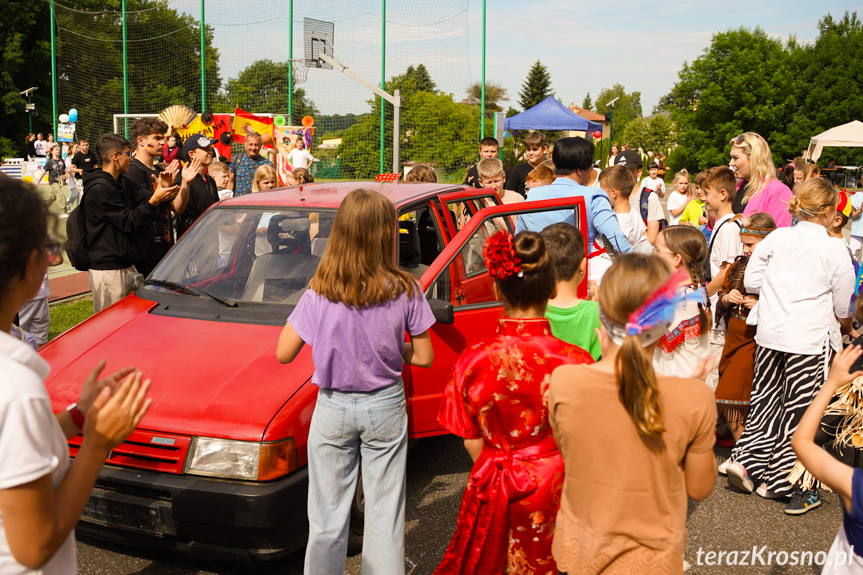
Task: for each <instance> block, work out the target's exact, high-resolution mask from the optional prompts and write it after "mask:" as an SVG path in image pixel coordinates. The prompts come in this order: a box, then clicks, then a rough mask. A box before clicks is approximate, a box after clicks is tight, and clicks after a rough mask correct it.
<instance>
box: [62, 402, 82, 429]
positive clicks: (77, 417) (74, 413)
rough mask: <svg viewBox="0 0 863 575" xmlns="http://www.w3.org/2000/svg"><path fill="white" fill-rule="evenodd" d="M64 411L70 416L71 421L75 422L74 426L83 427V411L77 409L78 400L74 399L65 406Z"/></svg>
mask: <svg viewBox="0 0 863 575" xmlns="http://www.w3.org/2000/svg"><path fill="white" fill-rule="evenodd" d="M66 411H67V412H68V413H69V416H70V417H71V418H72V423H74V424H75V427H77V428H78V429H81V430H83V429H84V413H83V412H82V411H81V410H80V409H78V402H77V401H76V402H75V403H73V404H72V405H70V406H69V407H67V408H66Z"/></svg>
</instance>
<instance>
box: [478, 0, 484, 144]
mask: <svg viewBox="0 0 863 575" xmlns="http://www.w3.org/2000/svg"><path fill="white" fill-rule="evenodd" d="M480 99H481V103H480V114H481V117H480V122H479V137H480V139H482V138H485V0H482V88H481V95H480Z"/></svg>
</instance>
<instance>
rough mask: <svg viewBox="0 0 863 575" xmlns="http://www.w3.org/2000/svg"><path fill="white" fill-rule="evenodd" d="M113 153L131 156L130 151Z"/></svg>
mask: <svg viewBox="0 0 863 575" xmlns="http://www.w3.org/2000/svg"><path fill="white" fill-rule="evenodd" d="M114 153H115V154H117V155H118V156H126V157H127V158H131V157H132V152H114Z"/></svg>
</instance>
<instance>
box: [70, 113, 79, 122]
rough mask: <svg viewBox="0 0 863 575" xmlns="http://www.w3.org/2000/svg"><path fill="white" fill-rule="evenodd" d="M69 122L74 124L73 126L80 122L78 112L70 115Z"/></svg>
mask: <svg viewBox="0 0 863 575" xmlns="http://www.w3.org/2000/svg"><path fill="white" fill-rule="evenodd" d="M69 121H70V122H72V123H73V124H74V123H75V122H77V121H78V112H75V113H74V114H69Z"/></svg>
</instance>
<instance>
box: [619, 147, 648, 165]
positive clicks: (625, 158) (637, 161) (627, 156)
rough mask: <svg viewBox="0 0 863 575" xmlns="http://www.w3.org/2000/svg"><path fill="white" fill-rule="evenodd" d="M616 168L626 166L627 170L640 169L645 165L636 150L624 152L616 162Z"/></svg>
mask: <svg viewBox="0 0 863 575" xmlns="http://www.w3.org/2000/svg"><path fill="white" fill-rule="evenodd" d="M614 165H615V166H626V167H627V168H638V167H641V166H643V165H644V161H643V160H642V159H641V156H640V155H639V154H638V152H636V151H635V150H623V151H622V152H620V153H619V154H617V157H616V158H615V160H614Z"/></svg>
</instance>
